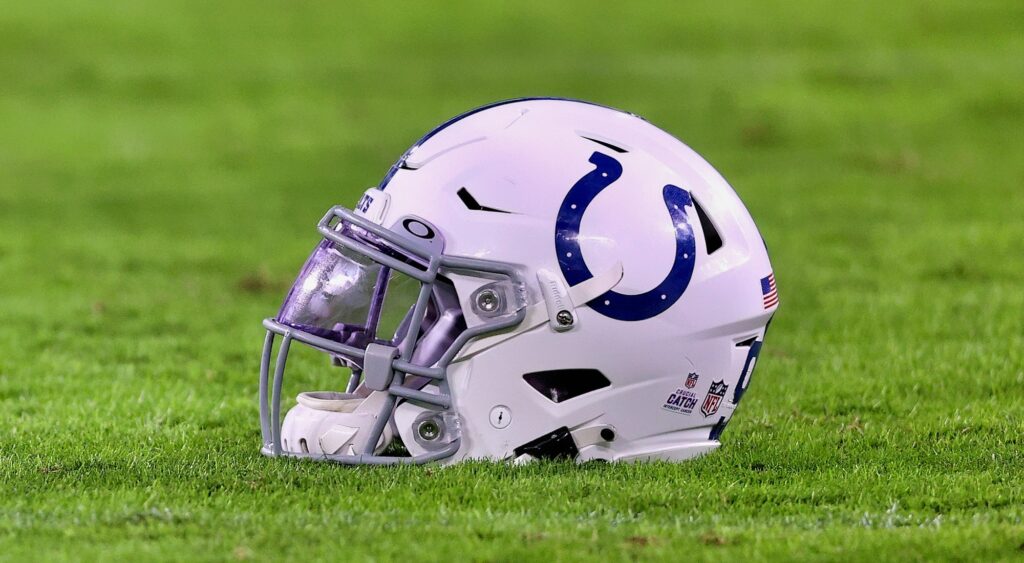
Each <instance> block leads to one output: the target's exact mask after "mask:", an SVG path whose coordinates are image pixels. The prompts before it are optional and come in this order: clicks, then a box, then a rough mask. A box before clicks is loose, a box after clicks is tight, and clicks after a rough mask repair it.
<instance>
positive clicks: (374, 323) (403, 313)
mask: <svg viewBox="0 0 1024 563" xmlns="http://www.w3.org/2000/svg"><path fill="white" fill-rule="evenodd" d="M353 231H354V229H352V228H351V227H341V233H342V234H344V235H346V236H348V237H352V238H358V240H359V242H361V243H364V244H367V245H370V246H372V247H374V248H375V249H377V250H381V251H385V252H387V253H388V254H391V255H397V253H396V252H395V251H394V250H393V249H391V248H389V247H387V246H385V245H384V244H383V243H382V242H381V241H379V240H377V239H376V238H375V237H373V236H372V235H369V234H368V233H365V232H363V233H355V232H353ZM402 258H403V259H408V258H407V257H404V256H402ZM419 289H420V284H419V282H417V281H416V280H414V279H413V278H410V277H409V276H406V275H404V274H402V273H400V272H398V271H395V270H393V269H391V268H389V267H387V266H383V265H381V264H378V263H376V262H374V261H373V260H371V259H370V258H368V257H366V256H364V255H362V254H360V253H358V252H355V251H353V250H350V249H348V248H345V247H342V246H340V245H338V244H335V243H334V242H331V241H328V240H325V241H323V242H321V243H320V244H319V245H317V247H316V248H315V249H314V250H313V253H312V255H310V257H309V259H308V260H306V264H305V265H304V266H303V267H302V271H301V272H300V273H299V277H298V279H297V280H296V281H295V285H293V286H292V288H291V291H289V292H288V297H287V298H285V301H284V304H283V305H282V306H281V311H280V312H279V313H278V315H277V321H278V322H280V323H282V324H286V325H288V326H292V327H294V328H297V329H299V330H303V331H306V332H310V333H312V334H315V335H317V336H321V337H323V338H328V339H330V340H333V341H336V342H339V343H342V344H348V345H350V346H355V347H358V348H364V347H365V346H366V345H367V344H369V343H371V342H377V343H387V344H391V345H397V344H398V343H399V341H400V340H401V339H402V336H403V333H404V332H405V328H407V327H403V320H406V318H407V317H408V316H409V314H410V313H411V310H412V307H413V305H414V304H415V303H416V299H417V296H418V294H419Z"/></svg>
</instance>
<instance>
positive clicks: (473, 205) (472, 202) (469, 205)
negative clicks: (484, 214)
mask: <svg viewBox="0 0 1024 563" xmlns="http://www.w3.org/2000/svg"><path fill="white" fill-rule="evenodd" d="M456 193H457V194H458V196H459V199H461V200H462V204H463V205H465V206H466V209H469V210H470V211H490V212H491V213H510V211H505V210H504V209H495V208H493V207H487V206H486V205H480V202H478V201H477V200H476V198H475V197H473V194H471V193H469V190H467V189H466V188H465V187H462V188H459V191H458V192H456Z"/></svg>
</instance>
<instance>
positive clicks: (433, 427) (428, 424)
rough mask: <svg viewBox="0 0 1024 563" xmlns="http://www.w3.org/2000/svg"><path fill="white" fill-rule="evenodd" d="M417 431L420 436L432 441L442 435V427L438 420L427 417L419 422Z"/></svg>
mask: <svg viewBox="0 0 1024 563" xmlns="http://www.w3.org/2000/svg"><path fill="white" fill-rule="evenodd" d="M416 432H417V433H419V435H420V438H423V439H424V440H427V441H428V442H432V441H434V440H436V439H437V438H438V437H439V436H440V435H441V427H440V426H438V424H437V421H435V420H432V419H427V420H424V421H423V422H421V423H420V424H419V426H418V427H417V428H416Z"/></svg>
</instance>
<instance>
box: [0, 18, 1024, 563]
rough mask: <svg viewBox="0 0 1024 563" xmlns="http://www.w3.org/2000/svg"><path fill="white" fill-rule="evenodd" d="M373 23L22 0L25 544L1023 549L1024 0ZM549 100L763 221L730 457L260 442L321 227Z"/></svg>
mask: <svg viewBox="0 0 1024 563" xmlns="http://www.w3.org/2000/svg"><path fill="white" fill-rule="evenodd" d="M376 4H377V3H356V4H350V5H345V6H342V5H337V6H335V5H331V4H328V3H320V2H315V1H313V2H268V3H248V2H198V1H197V2H191V3H179V2H175V3H169V2H135V3H109V4H105V3H100V2H71V1H68V2H64V3H60V4H56V3H53V4H51V3H50V2H20V3H17V2H8V3H6V4H4V6H3V9H2V10H0V327H2V328H0V486H2V490H0V559H3V560H12V561H14V560H34V559H38V560H47V561H55V560H62V559H69V560H135V559H138V558H143V559H154V560H212V561H216V560H233V559H247V558H252V559H256V560H279V559H292V560H312V559H348V558H352V559H357V560H365V559H428V560H429V559H433V560H443V559H477V560H520V559H523V558H531V559H537V560H551V559H555V560H569V559H581V560H584V559H589V560H595V559H601V560H603V559H613V560H615V559H618V560H625V559H632V558H659V559H666V560H683V559H687V560H689V559H698V560H756V559H788V560H813V559H832V560H878V559H888V560H903V561H906V560H934V559H959V560H979V559H981V560H992V559H1014V558H1019V557H1021V556H1024V551H1022V549H1024V545H1022V544H1024V352H1022V350H1024V34H1022V33H1021V30H1022V27H1021V22H1022V21H1024V9H1022V5H1021V4H1020V2H1014V1H1012V0H1010V1H1006V2H1002V3H1000V2H963V3H946V2H931V1H928V2H895V3H894V2H880V3H878V4H877V5H862V4H859V3H854V4H852V5H849V6H837V5H826V4H831V3H818V2H811V1H810V0H805V1H803V2H772V3H770V4H766V3H763V2H750V3H749V4H732V5H730V6H720V5H719V4H717V3H716V4H714V6H715V7H712V5H711V4H707V5H701V6H698V5H692V6H684V5H682V4H677V3H674V2H666V3H664V4H660V5H657V6H654V5H651V6H644V7H640V6H639V5H635V4H631V3H618V4H617V5H614V6H613V5H607V6H598V5H594V4H593V3H589V2H578V3H575V5H570V4H567V3H562V2H530V3H527V4H523V3H518V2H517V3H508V4H505V5H499V4H497V3H494V4H491V3H483V2H476V3H473V2H465V3H462V4H461V5H459V6H454V5H452V6H446V7H444V8H442V7H440V6H435V7H429V6H426V5H423V4H421V3H417V4H412V3H407V4H402V5H398V4H395V5H391V6H387V7H380V6H376ZM371 6H372V7H371ZM537 94H542V95H561V96H572V97H580V98H586V99H591V100H594V101H597V102H602V103H606V104H609V105H613V106H618V107H623V108H628V109H630V110H632V111H635V112H637V113H640V114H642V115H644V116H646V117H647V118H648V119H650V120H651V121H652V122H654V123H656V124H658V125H660V126H662V127H663V128H665V129H667V130H669V131H671V132H673V133H675V134H676V135H678V136H679V137H681V138H683V139H684V140H686V141H687V142H688V143H689V144H690V145H691V146H693V147H694V148H695V149H697V150H698V151H700V152H701V153H702V154H704V155H705V156H706V157H707V158H708V159H709V160H710V161H711V162H712V163H713V164H715V165H716V166H717V167H718V168H719V169H720V170H722V171H723V173H724V174H725V175H726V177H728V178H729V179H730V180H731V182H732V183H733V185H734V186H735V187H736V189H737V190H738V192H739V193H740V195H741V196H742V197H743V198H744V200H745V201H746V203H747V205H748V206H749V208H750V209H751V212H752V213H753V215H754V216H755V218H756V219H757V220H758V223H759V225H760V227H761V229H762V232H763V234H764V236H765V238H766V239H767V240H768V242H769V244H770V246H771V250H772V258H773V261H774V266H775V271H776V275H777V277H778V283H779V287H780V292H781V295H782V308H781V310H780V313H779V315H777V317H776V320H775V322H774V323H773V328H772V332H771V333H770V334H769V337H768V342H767V345H766V352H765V355H764V356H763V357H762V362H761V363H760V364H759V369H758V373H757V374H756V376H755V379H754V383H753V386H752V392H751V393H749V394H748V395H747V399H746V400H745V401H744V404H743V406H742V407H741V408H740V409H739V411H738V413H737V416H736V418H735V420H734V422H733V423H732V424H731V425H730V426H729V429H728V430H727V431H726V433H725V435H724V437H723V440H724V446H723V448H722V449H720V450H719V451H718V452H717V453H715V454H714V455H711V456H709V457H706V458H703V459H699V460H695V461H693V462H690V463H686V464H682V465H663V464H655V465H637V466H624V465H622V466H620V465H615V466H583V467H576V466H572V465H566V464H540V465H535V466H528V467H509V466H505V465H489V464H469V465H463V466H458V467H454V468H447V469H442V468H437V467H433V468H431V467H427V468H385V469H382V468H363V469H347V468H342V467H336V466H329V465H320V464H310V463H298V462H289V461H282V460H268V459H264V458H262V457H260V456H259V455H258V453H257V449H258V445H259V444H258V443H259V428H258V420H257V407H256V378H257V373H256V372H257V366H258V356H259V350H260V346H261V342H262V330H261V327H260V325H259V322H260V320H261V319H262V318H263V317H264V316H266V315H269V314H272V313H273V312H274V311H275V310H276V307H277V306H278V305H279V302H280V300H281V298H282V296H283V293H284V291H285V290H286V288H287V286H288V284H289V283H290V281H291V279H292V277H293V276H294V274H295V272H296V270H297V268H298V267H299V265H300V264H301V262H302V260H303V259H304V258H305V256H306V254H307V253H308V251H309V250H310V248H311V247H312V245H313V244H314V243H315V240H316V233H315V230H314V223H315V221H316V220H317V219H318V218H319V217H320V216H321V214H322V213H323V212H324V210H325V209H326V208H327V207H328V206H330V205H332V204H336V203H343V204H347V205H351V204H353V203H354V202H355V199H356V197H357V194H359V193H360V192H361V191H362V190H363V189H364V188H365V187H367V186H369V185H372V184H373V183H375V182H376V181H378V179H379V178H380V177H381V176H382V175H383V173H384V171H385V170H386V169H387V167H388V166H389V165H390V163H391V161H392V160H393V159H394V158H395V157H396V156H397V155H398V154H400V153H401V152H402V151H403V150H404V149H405V148H406V147H407V146H408V145H409V144H410V143H411V142H412V141H413V140H414V139H415V138H417V137H418V136H419V135H420V134H421V133H423V132H424V131H426V130H427V129H429V128H430V127H432V126H433V125H434V124H436V123H438V122H440V121H441V120H443V119H445V118H447V117H449V116H451V115H453V114H455V113H457V112H459V111H461V110H464V109H467V108H470V107H473V106H476V105H479V104H482V103H486V102H489V101H493V100H495V99H501V98H508V97H514V96H519V95H537ZM299 352H300V351H298V350H297V351H296V354H299ZM296 362H297V363H296V364H293V365H292V366H291V367H292V369H290V375H291V376H295V375H296V374H298V373H299V372H300V371H303V370H302V368H303V367H305V368H307V369H306V370H305V371H306V372H307V375H306V376H305V378H306V379H305V380H303V379H302V378H301V377H300V378H296V379H294V380H290V381H289V385H288V387H289V389H288V390H287V391H288V393H292V392H294V391H297V390H299V389H301V388H303V386H304V385H305V386H309V385H310V384H312V382H313V381H318V382H323V378H324V377H325V376H328V375H330V374H331V373H332V372H330V371H327V369H326V368H325V367H323V363H322V359H321V358H319V357H315V356H314V355H313V354H305V355H299V356H298V358H297V360H296ZM318 386H322V383H321V384H320V385H318Z"/></svg>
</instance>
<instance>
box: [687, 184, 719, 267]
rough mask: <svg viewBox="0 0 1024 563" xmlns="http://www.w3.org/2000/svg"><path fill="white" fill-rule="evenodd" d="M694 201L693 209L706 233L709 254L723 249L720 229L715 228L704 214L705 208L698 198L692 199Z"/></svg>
mask: <svg viewBox="0 0 1024 563" xmlns="http://www.w3.org/2000/svg"><path fill="white" fill-rule="evenodd" d="M691 200H692V201H693V208H694V209H695V210H696V211H697V219H699V220H700V228H701V230H702V231H704V245H705V246H706V247H707V251H708V254H711V253H712V252H714V251H716V250H718V249H719V248H722V244H723V242H722V235H721V234H719V232H718V229H716V228H715V224H714V223H712V222H711V218H710V217H708V214H707V213H705V212H704V208H703V207H701V205H700V202H699V201H697V198H695V197H691Z"/></svg>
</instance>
